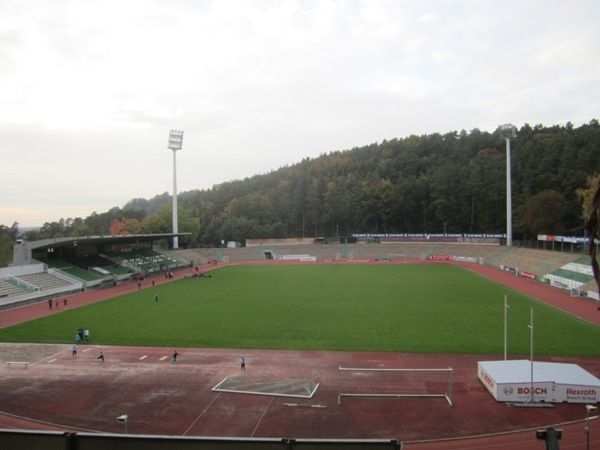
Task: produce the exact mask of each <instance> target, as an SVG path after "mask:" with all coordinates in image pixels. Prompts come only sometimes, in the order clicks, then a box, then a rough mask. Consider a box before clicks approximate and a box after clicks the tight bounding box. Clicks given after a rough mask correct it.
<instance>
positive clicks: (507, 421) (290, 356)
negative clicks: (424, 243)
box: [0, 264, 600, 449]
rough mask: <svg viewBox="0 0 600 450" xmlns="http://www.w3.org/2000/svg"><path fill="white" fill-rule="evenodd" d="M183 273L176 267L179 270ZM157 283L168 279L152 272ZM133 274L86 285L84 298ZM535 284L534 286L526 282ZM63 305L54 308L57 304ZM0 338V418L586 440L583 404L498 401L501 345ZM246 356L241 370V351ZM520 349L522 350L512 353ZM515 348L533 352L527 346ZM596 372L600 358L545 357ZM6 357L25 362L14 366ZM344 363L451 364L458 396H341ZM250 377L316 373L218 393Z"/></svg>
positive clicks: (63, 425) (499, 440)
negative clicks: (441, 347) (281, 390)
mask: <svg viewBox="0 0 600 450" xmlns="http://www.w3.org/2000/svg"><path fill="white" fill-rule="evenodd" d="M467 267H469V268H470V269H471V270H477V271H479V272H481V273H482V275H484V276H487V277H490V278H494V279H497V280H498V281H500V282H502V283H505V284H510V285H511V287H512V288H514V289H519V290H523V291H524V292H525V293H527V294H528V295H532V293H531V292H533V294H534V295H532V296H534V297H536V298H540V299H542V300H543V301H546V302H548V303H551V304H554V305H555V306H557V307H561V308H562V309H565V310H566V311H568V312H571V313H572V314H575V315H577V316H579V317H582V318H584V319H585V320H588V321H590V322H591V323H594V324H596V325H598V323H599V321H600V311H598V309H597V305H598V304H597V302H593V301H590V300H587V299H579V298H571V297H570V296H569V295H568V294H566V293H564V292H561V291H560V290H557V289H553V288H550V287H547V286H543V285H540V284H537V283H534V282H531V281H530V280H525V279H522V278H517V277H514V276H512V275H509V274H506V273H504V272H502V271H498V270H494V269H489V268H486V267H482V266H479V265H475V264H473V265H470V266H467ZM183 274H184V272H181V273H178V274H176V278H178V277H182V276H183ZM155 281H156V282H164V281H162V280H159V279H157V280H155ZM128 289H131V290H133V289H137V286H134V285H122V286H117V287H115V288H110V289H106V290H103V291H97V292H90V293H81V294H77V295H74V296H72V297H70V298H69V307H70V308H71V307H78V306H82V305H84V304H88V303H90V302H93V301H101V300H102V299H103V298H108V297H111V296H114V295H120V294H121V293H124V292H126V291H127V290H128ZM528 290H529V292H528ZM49 313H50V312H49V311H48V306H47V304H37V305H31V306H27V307H22V308H15V309H13V310H7V311H2V312H0V326H8V325H10V324H11V323H17V322H20V321H23V320H29V319H32V318H35V317H40V316H42V315H47V314H49ZM56 313H59V311H54V312H52V314H56ZM102 349H103V352H104V356H105V360H104V361H102V360H101V359H98V356H99V350H100V347H99V346H96V345H94V343H93V341H92V342H90V343H89V344H87V345H86V344H82V345H80V346H79V348H78V352H77V355H76V356H73V355H72V352H71V348H70V346H65V345H40V344H0V363H1V364H0V427H1V428H18V429H29V430H59V431H82V430H85V431H97V432H108V433H124V432H125V429H124V424H123V423H122V422H118V421H117V420H116V418H117V416H119V415H122V414H127V415H128V417H129V419H128V422H127V428H128V430H127V432H128V433H132V434H151V435H167V436H169V435H177V436H223V437H248V438H251V437H253V438H263V437H267V438H273V437H275V438H297V439H302V438H306V439H308V438H311V439H313V438H314V439H397V440H400V441H403V442H404V448H405V449H413V448H414V449H425V448H432V449H459V448H460V449H483V448H494V449H503V448H507V449H508V448H544V447H543V446H544V444H543V443H541V442H539V441H536V440H535V432H534V430H536V429H543V428H547V427H549V426H554V427H555V428H560V429H562V430H563V440H562V441H561V448H563V449H564V448H570V449H578V448H581V449H584V448H586V447H585V444H586V442H585V439H586V434H585V432H584V427H585V423H584V422H585V417H586V414H585V408H584V406H583V405H582V404H556V405H554V407H553V408H531V407H529V408H514V407H508V406H507V405H505V404H504V403H498V402H496V401H495V400H494V398H493V397H492V396H491V395H490V394H489V393H488V392H487V390H485V388H484V387H483V386H482V385H481V383H480V382H479V380H478V379H477V362H478V361H488V360H497V359H502V355H456V354H413V353H406V354H403V353H375V352H315V351H279V350H249V349H176V350H177V351H178V353H179V356H178V358H177V363H176V364H173V363H172V361H171V357H172V353H173V351H174V350H175V349H171V348H146V347H106V346H104V347H102ZM242 356H244V357H245V359H246V370H241V367H240V360H241V357H242ZM512 357H513V358H516V357H515V356H514V355H512ZM519 359H527V356H524V357H523V358H519ZM539 360H544V361H549V362H561V363H574V364H578V365H580V366H581V367H583V368H584V369H586V370H587V371H588V372H590V373H592V374H593V375H595V376H600V358H598V357H586V358H583V357H544V358H540V359H539ZM7 361H16V362H27V363H29V364H28V365H24V364H13V365H10V366H9V365H8V364H7V363H6V362H7ZM339 367H369V368H390V367H394V368H446V367H452V369H453V394H452V400H453V405H452V406H449V404H448V402H447V401H446V400H445V399H444V398H407V397H403V398H385V399H373V398H344V400H343V403H342V405H339V404H338V392H339V377H340V373H339ZM226 377H227V378H230V379H235V380H240V381H243V382H247V383H250V384H251V383H256V384H257V385H262V384H264V383H271V382H273V383H274V382H282V381H290V380H312V381H313V382H315V383H318V388H317V390H316V392H315V393H314V395H313V396H312V398H295V397H284V396H276V395H257V394H249V393H231V392H215V391H213V390H212V389H213V388H214V387H215V386H216V385H217V384H218V383H220V382H221V381H222V380H223V379H225V378H226ZM590 448H600V421H599V420H597V419H596V418H595V416H594V418H593V419H592V420H590Z"/></svg>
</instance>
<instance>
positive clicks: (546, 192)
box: [27, 120, 600, 246]
mask: <svg viewBox="0 0 600 450" xmlns="http://www.w3.org/2000/svg"><path fill="white" fill-rule="evenodd" d="M511 148H512V152H511V159H512V194H513V195H512V204H513V211H514V232H515V238H516V239H518V238H526V237H530V238H531V237H534V236H535V235H536V234H538V233H550V234H563V233H568V234H582V233H581V231H580V230H581V227H582V224H583V220H584V206H585V202H586V201H587V202H588V203H589V197H590V192H593V190H594V189H595V187H596V184H597V182H598V178H597V174H598V171H599V168H600V126H599V124H598V121H597V120H592V121H591V122H590V123H589V124H585V125H582V126H580V127H578V128H575V127H573V126H572V124H570V123H567V124H566V125H565V126H558V125H557V126H551V127H545V126H542V125H537V126H534V127H532V126H530V125H527V124H526V125H524V126H522V127H521V128H520V129H519V130H517V138H516V139H513V140H512V141H511ZM178 200H179V201H178V217H179V231H182V232H183V231H186V232H191V233H192V235H191V237H190V238H186V239H180V245H191V246H201V245H212V244H215V243H218V242H220V241H222V240H225V241H240V242H244V240H245V239H247V238H270V237H316V236H329V237H331V236H338V235H339V236H346V235H350V234H352V233H443V232H447V233H457V232H462V233H504V232H505V231H506V151H505V141H504V140H503V139H501V138H500V136H499V135H498V133H496V132H495V133H487V132H482V131H480V130H478V129H474V130H472V131H471V132H466V131H464V130H463V131H461V132H455V131H454V132H450V133H446V134H438V133H434V134H429V135H423V136H414V135H413V136H409V137H407V138H402V139H392V140H389V141H388V140H384V141H383V142H381V143H374V144H371V145H368V146H364V147H357V148H353V149H350V150H345V151H335V152H331V153H329V154H323V155H321V156H319V157H316V158H306V159H304V160H302V161H300V162H299V163H297V164H294V165H291V166H286V167H282V168H279V169H277V170H273V171H271V172H269V173H267V174H261V175H254V176H251V177H248V178H245V179H243V180H234V181H228V182H224V183H221V184H218V185H215V186H213V187H212V188H211V189H207V190H192V191H186V192H183V193H181V194H179V199H178ZM171 208H172V201H171V197H170V195H169V194H168V193H166V192H165V193H163V194H161V195H158V196H156V197H154V198H152V199H149V200H148V199H133V200H131V201H129V202H128V203H127V204H126V205H125V206H124V207H123V208H119V207H115V208H112V209H111V210H109V211H107V212H105V213H100V214H98V213H93V214H92V215H91V216H89V217H87V218H85V219H81V218H76V219H66V220H64V219H61V220H60V221H59V222H52V223H46V224H44V226H43V227H42V228H41V229H40V230H39V231H36V232H29V235H28V236H27V238H28V239H39V238H45V237H57V236H68V235H99V234H104V235H106V234H111V233H112V234H127V233H131V234H133V233H168V232H170V231H171ZM577 230H579V231H577Z"/></svg>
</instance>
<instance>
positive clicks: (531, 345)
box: [529, 306, 534, 403]
mask: <svg viewBox="0 0 600 450" xmlns="http://www.w3.org/2000/svg"><path fill="white" fill-rule="evenodd" d="M529 328H530V329H531V339H530V341H531V343H530V347H531V348H530V358H531V387H530V391H531V403H534V398H533V336H534V332H533V306H532V307H531V325H529Z"/></svg>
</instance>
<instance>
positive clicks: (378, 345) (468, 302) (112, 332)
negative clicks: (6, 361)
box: [0, 264, 600, 356]
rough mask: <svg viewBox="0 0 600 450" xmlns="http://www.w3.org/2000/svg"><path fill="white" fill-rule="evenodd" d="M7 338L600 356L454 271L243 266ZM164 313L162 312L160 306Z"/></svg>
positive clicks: (557, 319) (515, 298) (554, 316)
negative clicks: (80, 332) (85, 332)
mask: <svg viewBox="0 0 600 450" xmlns="http://www.w3.org/2000/svg"><path fill="white" fill-rule="evenodd" d="M210 274H211V275H212V277H211V278H207V279H194V278H187V279H182V280H177V281H173V282H171V283H166V284H163V285H160V286H156V287H155V288H151V287H148V288H145V289H142V290H139V291H135V292H132V293H130V294H127V295H124V296H121V297H117V298H113V299H110V300H106V301H103V302H100V303H96V304H93V305H89V306H85V307H82V308H77V309H72V310H68V311H65V312H61V313H60V314H53V315H50V316H48V317H46V318H42V319H38V320H34V321H30V322H27V323H23V324H19V325H16V326H12V327H8V328H5V329H2V330H0V341H2V342H48V343H66V344H70V343H72V342H74V336H75V333H76V331H77V328H78V327H79V326H82V327H88V328H89V329H90V335H91V343H93V344H101V345H140V346H160V347H173V348H184V347H205V348H265V349H306V350H348V351H394V352H438V353H446V352H450V353H480V354H503V352H504V296H505V295H507V296H508V302H509V305H510V308H509V319H508V324H509V325H508V353H509V354H510V355H525V356H527V355H529V352H530V342H531V339H530V337H531V330H530V328H529V326H528V325H529V324H530V317H531V313H530V311H531V307H533V309H534V314H535V322H534V324H535V327H534V330H535V334H534V343H535V347H534V353H535V355H587V356H594V355H598V354H599V349H600V328H599V327H596V326H594V325H591V324H589V323H587V322H584V321H582V320H580V319H577V318H575V317H573V316H571V315H569V314H566V313H563V312H561V311H559V310H557V309H555V308H552V307H550V306H548V305H545V304H543V303H541V302H538V301H536V300H534V299H531V298H529V297H527V296H525V295H522V294H520V293H518V292H515V291H512V290H510V289H509V288H507V287H505V286H502V285H499V284H497V283H495V282H492V281H490V280H487V279H485V278H482V277H480V276H478V275H476V274H473V273H471V272H469V271H468V270H466V269H464V268H462V267H459V266H452V265H445V264H440V265H436V264H415V265H410V264H401V265H385V264H381V265H272V266H271V265H269V266H252V265H247V266H244V265H240V266H229V267H223V268H220V269H218V270H215V271H212V272H210ZM155 293H156V294H158V296H159V301H158V302H155V300H154V295H155Z"/></svg>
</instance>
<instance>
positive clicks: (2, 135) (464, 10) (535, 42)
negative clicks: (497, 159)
mask: <svg viewBox="0 0 600 450" xmlns="http://www.w3.org/2000/svg"><path fill="white" fill-rule="evenodd" d="M599 24H600V1H597V0H571V1H569V2H565V1H549V0H539V1H535V0H519V1H517V0H514V1H513V0H497V1H486V0H472V1H469V0H455V1H452V0H446V1H443V0H430V1H426V0H418V1H417V0H412V1H408V0H407V1H400V0H398V1H393V0H389V1H386V0H364V1H360V0H339V1H338V0H294V1H285V0H232V1H229V0H214V1H208V0H207V1H203V0H194V1H192V0H52V1H48V0H3V1H2V2H0V192H1V194H0V195H1V197H0V224H5V225H8V226H11V225H12V224H13V222H15V221H16V222H18V223H19V224H20V225H21V226H22V227H25V226H39V225H43V224H44V223H45V222H54V221H58V220H60V219H61V218H65V219H67V218H75V217H82V218H85V217H87V216H88V215H90V214H91V213H92V212H94V211H96V212H98V213H102V212H105V211H107V210H108V209H110V208H111V207H113V206H119V207H122V206H124V205H125V203H126V202H127V201H129V200H131V199H133V198H139V197H142V198H147V199H149V198H151V197H154V196H155V195H158V194H162V193H163V192H165V191H166V192H169V193H170V194H172V192H173V152H172V151H171V150H169V149H167V139H168V135H169V131H170V130H171V129H181V130H184V131H185V134H184V140H183V149H182V150H181V151H179V152H177V181H178V192H183V191H188V190H192V189H208V188H211V187H212V186H213V185H215V184H218V183H222V182H225V181H230V180H233V179H243V178H245V177H249V176H252V175H255V174H259V173H267V172H269V171H271V170H276V169H278V168H280V167H283V166H285V165H292V164H294V163H296V162H299V161H301V160H302V159H303V158H306V157H311V158H312V157H316V156H319V155H320V154H323V153H329V152H332V151H336V150H347V149H351V148H352V147H358V146H363V145H368V144H371V143H374V142H381V141H382V140H384V139H388V140H389V139H393V138H403V137H407V136H410V135H411V134H417V135H421V134H428V133H434V132H439V133H442V134H443V133H447V132H450V131H454V130H456V131H460V130H463V129H464V130H467V131H470V130H472V129H474V128H479V129H480V130H482V131H488V132H493V131H494V130H495V129H496V128H497V126H498V125H500V124H504V123H513V124H515V125H516V126H517V128H519V127H521V126H522V125H523V124H525V123H529V124H530V125H536V124H542V125H545V126H551V125H565V124H566V123H567V122H569V121H570V122H572V123H573V124H574V125H575V126H580V125H582V124H584V123H588V122H589V121H590V120H592V119H598V118H600V114H599V111H600V51H599V50H600V25H599ZM514 151H518V141H517V142H515V144H514Z"/></svg>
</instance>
